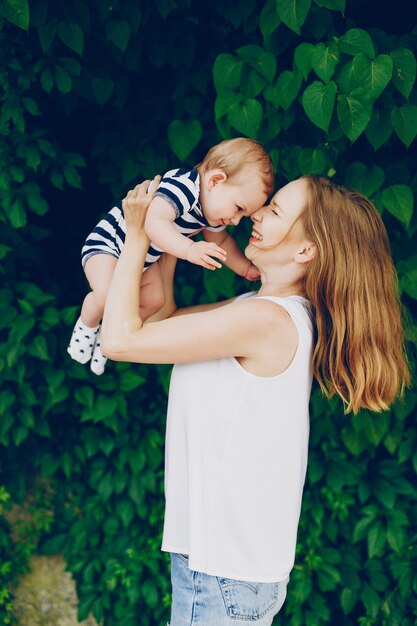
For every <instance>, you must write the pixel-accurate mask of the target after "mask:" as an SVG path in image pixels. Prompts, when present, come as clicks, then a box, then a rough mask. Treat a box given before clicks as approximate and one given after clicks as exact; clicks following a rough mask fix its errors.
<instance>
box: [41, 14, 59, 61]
mask: <svg viewBox="0 0 417 626" xmlns="http://www.w3.org/2000/svg"><path fill="white" fill-rule="evenodd" d="M57 25H58V22H57V19H56V18H55V17H54V18H52V19H51V20H49V22H47V23H46V24H43V25H42V26H41V27H40V28H38V37H39V43H40V44H41V48H42V51H43V52H48V50H49V48H50V47H51V44H52V42H53V40H54V38H55V35H56V30H57Z"/></svg>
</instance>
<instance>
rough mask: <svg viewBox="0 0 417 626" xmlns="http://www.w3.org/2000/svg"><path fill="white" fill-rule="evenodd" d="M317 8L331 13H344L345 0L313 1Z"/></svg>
mask: <svg viewBox="0 0 417 626" xmlns="http://www.w3.org/2000/svg"><path fill="white" fill-rule="evenodd" d="M314 2H315V3H316V4H318V5H319V7H323V8H325V9H330V10H331V11H340V12H341V13H344V12H345V7H346V0H314Z"/></svg>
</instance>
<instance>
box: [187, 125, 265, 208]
mask: <svg viewBox="0 0 417 626" xmlns="http://www.w3.org/2000/svg"><path fill="white" fill-rule="evenodd" d="M197 167H198V169H199V172H200V174H204V172H207V171H208V170H215V169H219V170H222V172H224V173H225V174H226V176H227V178H228V179H229V180H232V179H233V178H234V177H237V176H238V175H239V174H241V173H242V170H244V169H245V168H247V167H255V168H256V169H257V170H258V172H259V176H260V178H261V181H262V183H263V184H264V186H265V192H266V193H267V195H268V196H269V195H270V194H271V193H272V191H273V190H274V168H273V165H272V161H271V159H270V156H269V154H268V153H267V151H266V150H265V148H264V147H263V146H262V145H261V144H260V143H259V141H255V140H254V139H247V138H246V137H237V138H236V139H226V140H225V141H221V142H220V143H218V144H217V145H215V146H213V147H212V148H211V149H210V150H209V151H208V152H207V154H206V156H205V157H204V159H203V160H202V162H201V163H199V165H198V166H197Z"/></svg>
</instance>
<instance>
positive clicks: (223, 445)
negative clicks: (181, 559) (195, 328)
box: [162, 293, 313, 582]
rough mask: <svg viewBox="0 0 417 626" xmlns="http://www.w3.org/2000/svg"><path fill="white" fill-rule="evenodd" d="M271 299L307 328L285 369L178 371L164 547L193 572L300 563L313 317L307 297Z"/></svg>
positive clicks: (260, 572)
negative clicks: (264, 372) (263, 372)
mask: <svg viewBox="0 0 417 626" xmlns="http://www.w3.org/2000/svg"><path fill="white" fill-rule="evenodd" d="M254 295H255V294H252V293H250V294H244V295H243V296H241V297H240V298H239V299H241V298H242V297H243V298H246V297H254ZM262 297H263V298H265V299H267V300H271V301H272V302H275V303H277V304H279V305H281V306H282V307H283V308H285V309H286V311H287V312H288V313H289V315H290V316H291V318H292V319H293V321H294V323H295V326H296V327H297V331H298V347H297V351H296V353H295V356H294V358H293V360H292V362H291V364H290V365H289V367H288V368H287V369H286V370H285V371H284V372H282V373H281V374H279V375H277V376H271V377H261V376H255V375H254V374H251V373H249V372H248V371H246V370H245V369H244V368H243V367H242V366H241V365H240V364H239V362H238V361H237V360H236V359H235V358H225V359H217V360H213V361H204V362H199V363H191V364H185V365H183V364H181V365H176V366H175V367H174V368H173V372H172V378H171V385H170V392H169V401H168V418H167V434H166V452H165V497H166V508H165V522H164V532H163V542H162V550H164V551H168V552H179V553H182V554H188V555H189V567H190V568H191V569H193V570H196V571H199V572H204V573H206V574H209V575H212V576H223V577H227V578H237V579H240V580H248V581H257V582H275V581H281V580H284V579H286V578H287V577H288V575H289V573H290V571H291V569H292V567H293V564H294V557H295V546H296V539H297V526H298V521H299V516H300V509H301V499H302V492H303V486H304V479H305V473H306V467H307V448H308V434H309V411H308V405H309V398H310V391H311V383H312V347H313V324H312V320H311V305H310V303H309V302H308V301H307V300H306V299H305V298H302V297H301V296H290V297H288V298H278V297H272V296H262Z"/></svg>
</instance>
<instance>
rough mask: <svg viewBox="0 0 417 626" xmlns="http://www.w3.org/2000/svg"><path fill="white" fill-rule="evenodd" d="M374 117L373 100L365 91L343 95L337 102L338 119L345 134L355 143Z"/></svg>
mask: <svg viewBox="0 0 417 626" xmlns="http://www.w3.org/2000/svg"><path fill="white" fill-rule="evenodd" d="M371 115H372V104H371V98H370V97H369V95H368V94H367V93H366V92H365V91H364V90H363V89H360V88H358V89H354V90H353V91H351V92H350V93H349V94H348V95H344V94H341V95H340V96H339V97H338V101H337V117H338V119H339V122H340V127H341V129H342V130H343V132H344V134H345V135H346V136H347V137H348V138H349V139H350V141H351V142H352V143H353V142H354V141H356V139H358V137H359V136H360V135H361V134H362V133H363V131H364V130H365V128H366V126H367V125H368V122H369V120H370V119H371Z"/></svg>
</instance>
